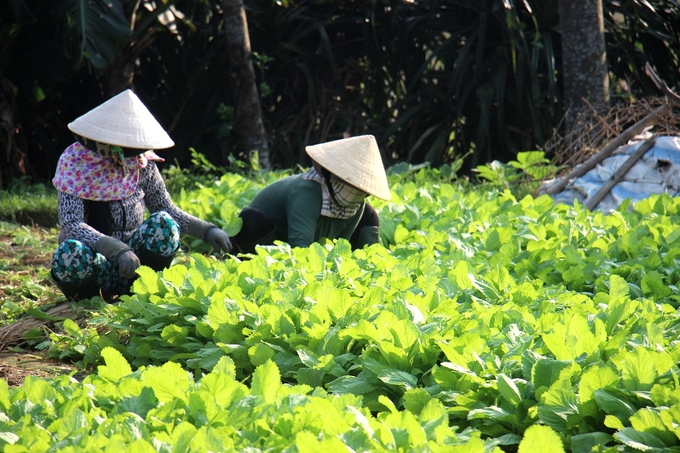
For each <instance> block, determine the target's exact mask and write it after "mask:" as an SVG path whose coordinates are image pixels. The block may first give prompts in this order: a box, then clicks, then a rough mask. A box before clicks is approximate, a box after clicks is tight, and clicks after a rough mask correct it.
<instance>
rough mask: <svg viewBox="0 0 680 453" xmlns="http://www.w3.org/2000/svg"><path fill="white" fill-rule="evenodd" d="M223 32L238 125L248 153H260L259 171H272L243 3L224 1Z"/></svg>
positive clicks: (237, 0) (232, 0) (233, 0)
mask: <svg viewBox="0 0 680 453" xmlns="http://www.w3.org/2000/svg"><path fill="white" fill-rule="evenodd" d="M222 6H223V9H224V29H225V34H226V38H227V58H228V61H229V84H230V85H231V87H230V88H231V93H232V96H233V98H234V101H235V102H236V125H237V127H238V129H239V131H240V133H241V140H242V141H243V145H244V148H245V150H246V151H247V152H248V153H251V152H254V151H257V152H258V153H259V159H260V167H262V168H263V169H265V170H268V169H270V168H271V162H270V160H269V145H268V144H267V135H266V133H265V130H264V124H263V122H262V112H261V110H260V98H259V94H258V91H257V85H256V82H255V70H254V69H253V60H252V54H251V51H250V37H249V36H248V23H247V20H246V12H245V9H244V8H243V1H242V0H224V1H223V3H222Z"/></svg>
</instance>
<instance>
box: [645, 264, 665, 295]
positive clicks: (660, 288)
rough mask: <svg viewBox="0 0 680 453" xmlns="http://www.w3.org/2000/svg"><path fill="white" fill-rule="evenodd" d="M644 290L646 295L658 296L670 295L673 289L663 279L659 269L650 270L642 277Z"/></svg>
mask: <svg viewBox="0 0 680 453" xmlns="http://www.w3.org/2000/svg"><path fill="white" fill-rule="evenodd" d="M641 287H642V291H644V294H645V296H654V297H656V298H663V297H668V296H670V295H671V293H672V290H671V289H670V288H669V287H668V285H666V284H665V283H664V281H663V276H662V275H661V273H659V271H656V270H650V271H648V272H647V273H645V275H644V277H642V284H641Z"/></svg>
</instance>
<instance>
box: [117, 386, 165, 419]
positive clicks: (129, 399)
mask: <svg viewBox="0 0 680 453" xmlns="http://www.w3.org/2000/svg"><path fill="white" fill-rule="evenodd" d="M157 404H158V400H157V399H156V396H155V394H154V392H153V390H152V389H150V388H149V387H144V388H143V389H142V391H141V392H140V394H139V395H138V396H126V397H124V398H121V399H120V401H119V402H118V404H116V406H115V413H118V414H122V413H125V412H132V413H134V414H137V415H139V416H140V417H142V418H146V414H147V413H148V412H149V411H150V410H151V409H153V408H155V407H156V406H157Z"/></svg>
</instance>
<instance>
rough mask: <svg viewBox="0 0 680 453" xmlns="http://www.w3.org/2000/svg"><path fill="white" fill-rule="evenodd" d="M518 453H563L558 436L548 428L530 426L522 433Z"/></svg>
mask: <svg viewBox="0 0 680 453" xmlns="http://www.w3.org/2000/svg"><path fill="white" fill-rule="evenodd" d="M517 452H518V453H547V452H550V453H564V445H562V440H561V439H560V436H558V435H557V433H556V432H555V431H553V429H552V428H550V427H549V426H543V425H532V426H530V427H529V428H528V429H527V430H526V431H524V437H523V438H522V441H521V442H520V443H519V448H518V450H517Z"/></svg>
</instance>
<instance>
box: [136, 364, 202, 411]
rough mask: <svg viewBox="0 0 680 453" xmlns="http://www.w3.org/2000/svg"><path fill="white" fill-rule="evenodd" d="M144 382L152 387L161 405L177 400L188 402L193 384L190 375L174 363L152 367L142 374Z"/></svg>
mask: <svg viewBox="0 0 680 453" xmlns="http://www.w3.org/2000/svg"><path fill="white" fill-rule="evenodd" d="M142 376H143V381H144V383H145V384H146V385H148V386H149V387H151V388H152V389H153V391H154V394H155V395H156V398H158V401H160V402H161V403H169V402H171V401H173V400H175V399H177V400H179V401H182V402H183V403H186V402H187V391H188V390H189V389H190V388H191V385H192V382H191V380H190V377H189V374H188V373H187V372H186V371H184V370H183V369H182V367H181V366H180V365H179V364H177V363H174V362H168V363H166V364H164V365H163V366H161V367H150V368H147V369H146V370H144V371H143V373H142Z"/></svg>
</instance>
